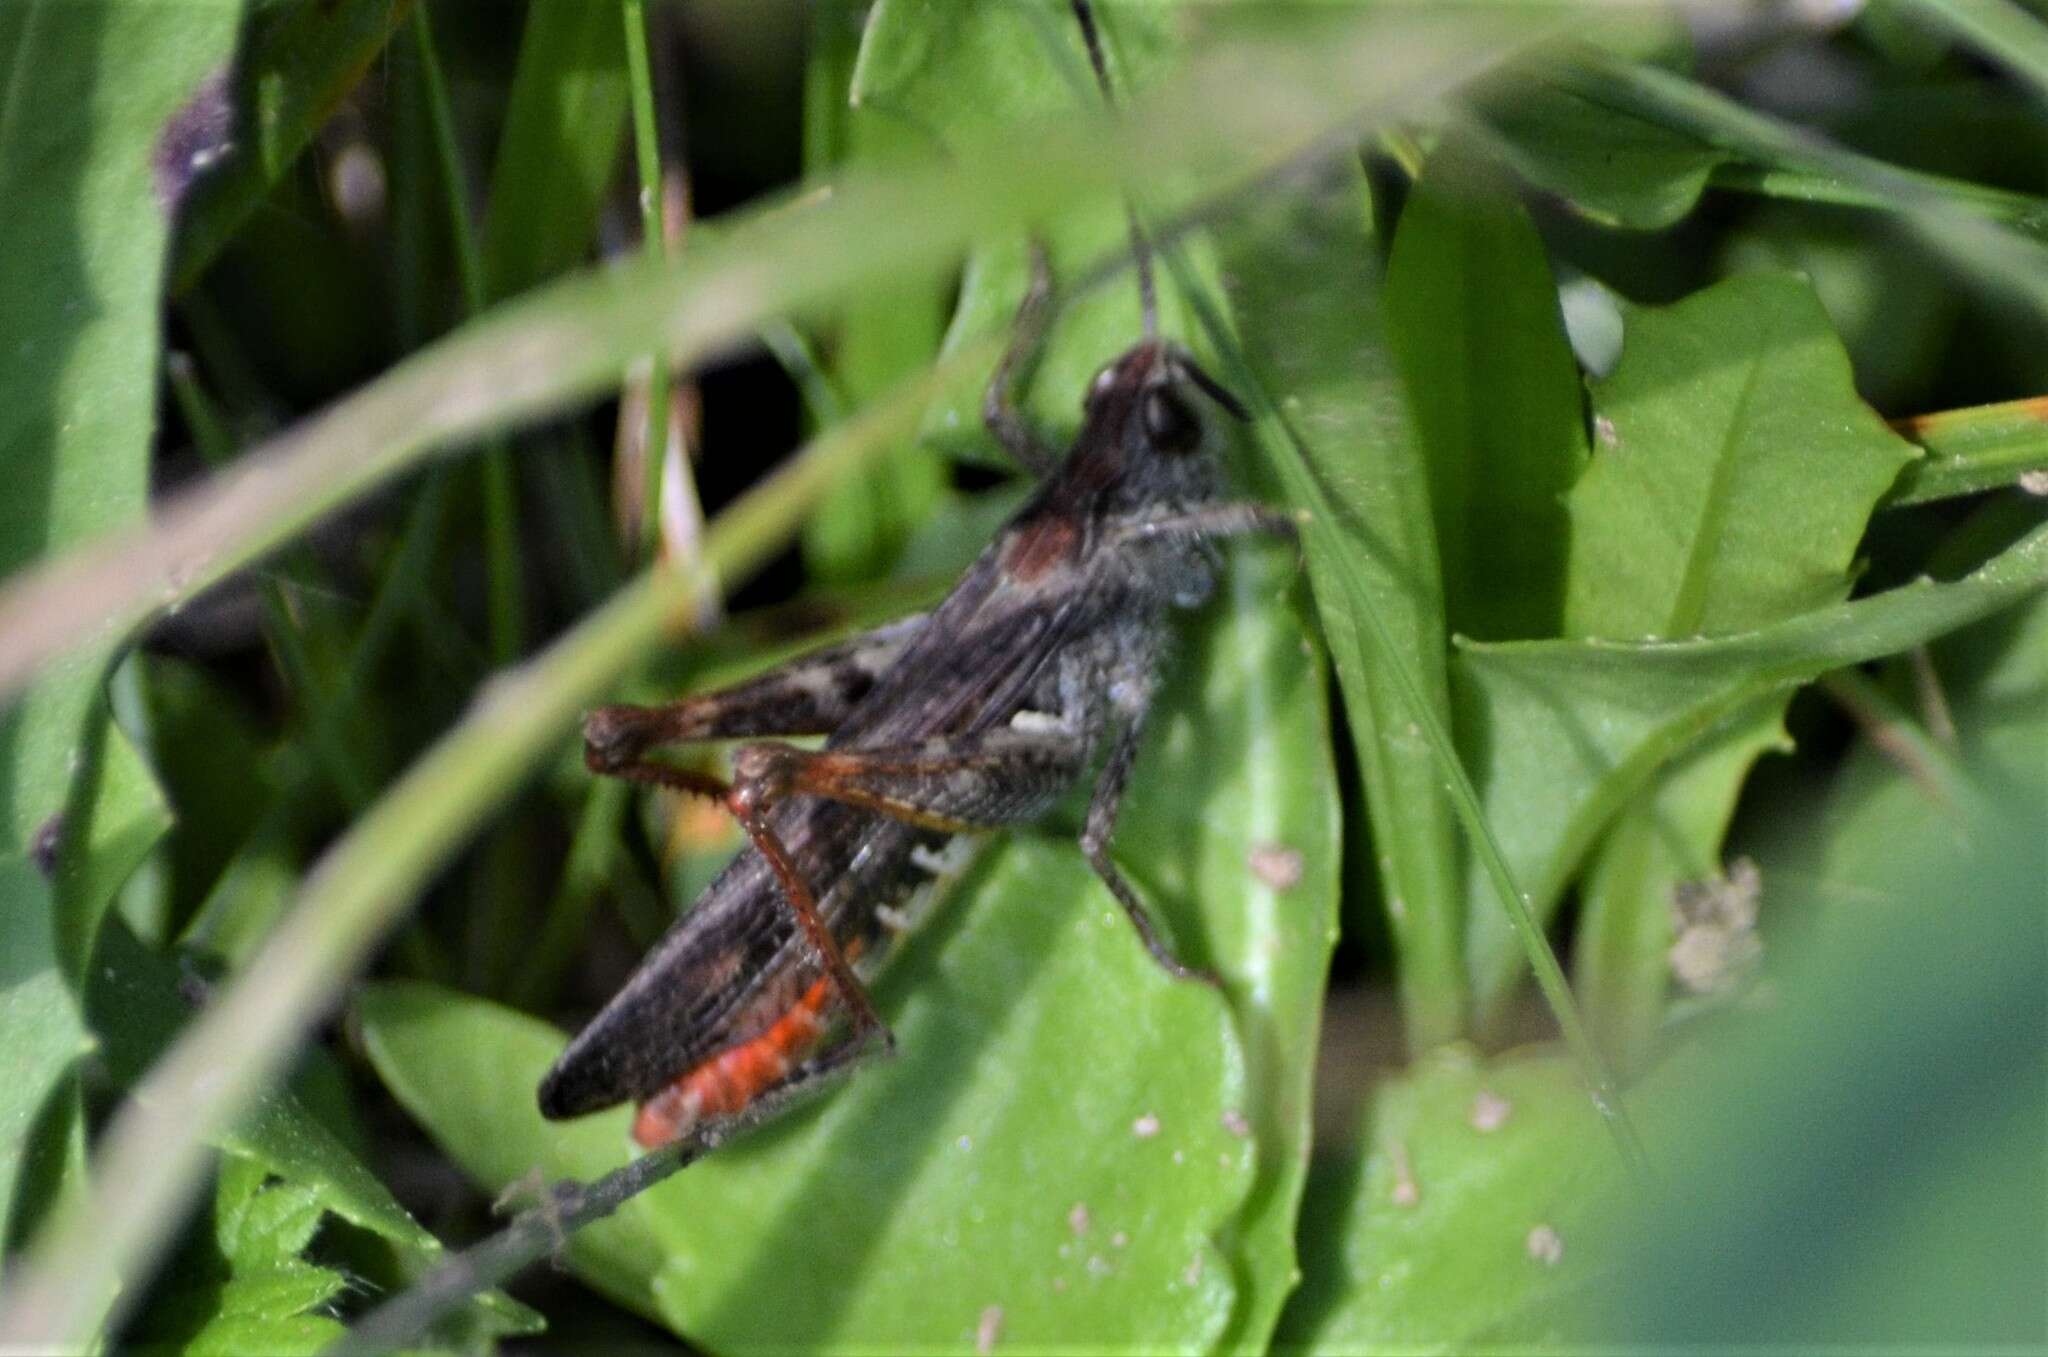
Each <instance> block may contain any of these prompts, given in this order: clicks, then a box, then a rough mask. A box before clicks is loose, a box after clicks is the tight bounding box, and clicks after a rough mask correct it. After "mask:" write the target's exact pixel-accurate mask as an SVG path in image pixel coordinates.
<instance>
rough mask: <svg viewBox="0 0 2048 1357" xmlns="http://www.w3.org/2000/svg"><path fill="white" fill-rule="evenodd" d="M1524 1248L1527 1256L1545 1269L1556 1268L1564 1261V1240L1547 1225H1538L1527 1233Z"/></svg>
mask: <svg viewBox="0 0 2048 1357" xmlns="http://www.w3.org/2000/svg"><path fill="white" fill-rule="evenodd" d="M1525 1247H1526V1248H1527V1249H1528V1250H1529V1256H1530V1257H1531V1258H1533V1259H1535V1260H1536V1261H1537V1262H1539V1263H1541V1264H1543V1265H1544V1266H1545V1267H1556V1266H1557V1265H1558V1264H1559V1263H1561V1262H1563V1261H1564V1238H1563V1236H1561V1235H1559V1234H1558V1232H1557V1231H1555V1230H1553V1229H1551V1228H1550V1227H1549V1226H1548V1225H1538V1226H1537V1227H1536V1228H1535V1229H1533V1230H1531V1231H1529V1238H1528V1240H1527V1242H1526V1244H1525Z"/></svg>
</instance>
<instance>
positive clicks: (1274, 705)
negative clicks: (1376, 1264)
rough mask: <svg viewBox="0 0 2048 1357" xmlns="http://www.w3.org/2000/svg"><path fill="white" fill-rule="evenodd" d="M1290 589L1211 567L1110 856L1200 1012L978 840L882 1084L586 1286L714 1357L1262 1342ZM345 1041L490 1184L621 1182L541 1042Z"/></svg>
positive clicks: (1282, 891)
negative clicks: (720, 1355) (1206, 602)
mask: <svg viewBox="0 0 2048 1357" xmlns="http://www.w3.org/2000/svg"><path fill="white" fill-rule="evenodd" d="M1288 575H1289V566H1288V563H1287V560H1286V553H1285V552H1275V551H1270V550H1269V552H1268V553H1267V554H1266V556H1265V557H1264V559H1263V561H1261V560H1258V559H1243V558H1240V559H1238V560H1236V561H1235V562H1234V563H1233V566H1232V574H1231V576H1230V583H1229V584H1228V585H1226V589H1227V591H1228V592H1227V595H1226V597H1225V598H1224V599H1223V600H1222V602H1221V604H1220V606H1219V608H1218V612H1217V615H1216V616H1215V617H1214V618H1213V619H1211V621H1210V622H1209V624H1208V625H1207V626H1205V627H1203V628H1201V629H1199V630H1198V632H1197V638H1196V639H1195V641H1194V643H1193V644H1191V646H1190V647H1189V650H1188V652H1187V660H1186V662H1184V663H1183V664H1181V665H1179V666H1177V667H1176V675H1175V681H1174V683H1173V684H1171V685H1170V687H1169V691H1168V692H1167V694H1166V695H1165V696H1164V697H1163V698H1162V699H1161V701H1162V704H1163V705H1162V708H1161V710H1160V712H1159V715H1158V728H1157V729H1156V730H1155V731H1154V733H1153V737H1152V739H1151V740H1150V742H1149V743H1148V748H1147V752H1146V755H1145V757H1144V758H1143V759H1142V760H1141V765H1140V768H1141V771H1140V773H1139V775H1138V777H1137V778H1135V779H1134V781H1133V784H1132V791H1131V794H1130V797H1129V799H1128V803H1127V818H1126V823H1125V827H1124V832H1122V833H1120V834H1119V836H1118V839H1117V846H1116V853H1117V858H1118V861H1119V862H1120V863H1121V864H1122V865H1123V866H1124V867H1125V869H1126V870H1127V871H1128V872H1129V873H1130V875H1131V877H1132V879H1133V880H1134V882H1135V883H1136V884H1137V886H1138V889H1139V891H1140V892H1141V893H1142V894H1143V895H1144V896H1145V897H1146V898H1147V900H1148V901H1150V902H1152V903H1153V904H1154V905H1155V907H1156V909H1157V911H1158V913H1159V915H1160V916H1161V920H1162V923H1163V925H1164V927H1165V928H1166V930H1167V932H1168V933H1169V934H1170V936H1171V938H1172V939H1173V941H1174V944H1175V945H1176V946H1177V947H1178V948H1179V950H1180V951H1181V953H1182V955H1184V956H1186V957H1188V958H1189V959H1190V960H1191V961H1193V962H1195V963H1196V964H1207V965H1209V966H1211V967H1212V968H1213V969H1214V970H1215V971H1216V972H1217V973H1218V974H1219V975H1220V977H1221V978H1222V981H1223V994H1222V995H1218V994H1217V993H1216V992H1215V991H1212V990H1209V989H1207V988H1205V987H1203V986H1199V985H1190V984H1185V983H1179V982H1175V981H1172V980H1170V979H1169V978H1168V977H1166V976H1165V975H1164V974H1163V973H1162V972H1161V971H1160V970H1159V969H1158V968H1157V967H1156V966H1155V965H1153V964H1152V962H1151V960H1150V958H1149V957H1147V956H1146V954H1145V953H1144V951H1143V950H1142V948H1140V947H1139V946H1138V944H1137V941H1136V938H1135V935H1134V934H1133V933H1132V931H1131V929H1130V926H1129V924H1128V923H1127V922H1126V921H1125V919H1124V918H1123V916H1122V913H1121V911H1120V910H1118V909H1117V908H1116V906H1115V904H1114V903H1113V901H1112V900H1111V898H1110V897H1109V895H1108V894H1107V892H1106V891H1104V890H1103V889H1102V887H1101V886H1100V885H1099V883H1097V882H1096V881H1095V879H1094V877H1093V875H1092V874H1091V873H1090V872H1089V870H1088V868H1087V866H1086V864H1085V863H1084V862H1083V860H1082V859H1081V857H1080V855H1079V853H1078V852H1077V851H1076V850H1075V848H1074V847H1073V846H1072V844H1071V843H1070V842H1064V841H1054V840H1051V839H1049V838H1047V837H1045V836H1043V835H1040V834H1036V833H1028V832H1019V833H1017V834H1013V835H1010V836H1006V837H1003V838H999V839H998V840H997V842H995V843H994V844H992V845H991V846H990V847H989V848H987V849H986V850H985V851H984V853H983V855H982V857H981V859H980V860H979V862H978V863H977V865H976V866H975V867H974V868H973V869H972V870H971V871H970V872H969V874H968V876H967V877H966V878H965V879H964V880H963V881H961V882H960V883H959V884H958V885H957V886H955V887H953V888H952V889H951V890H950V891H949V892H948V893H947V898H946V899H945V900H944V901H943V902H942V904H941V906H940V908H939V910H938V912H937V913H936V915H935V916H934V918H933V919H932V921H931V922H930V923H929V924H927V925H926V926H925V927H924V928H923V929H922V930H920V931H919V932H918V933H917V934H915V935H914V936H912V937H911V938H909V939H907V940H906V941H905V943H904V944H903V946H902V948H901V951H900V953H899V955H898V956H897V958H896V959H895V961H894V962H893V964H892V965H891V966H890V967H889V968H888V969H887V970H886V971H885V972H884V974H883V976H882V978H881V980H880V983H879V985H878V986H877V989H876V1001H877V1004H878V1006H879V1008H880V1010H881V1012H882V1013H883V1015H884V1016H885V1017H886V1018H887V1019H888V1020H889V1022H890V1023H891V1025H892V1026H893V1028H894V1029H895V1032H896V1035H897V1040H898V1053H897V1056H896V1058H895V1059H894V1060H893V1061H890V1062H887V1063H885V1064H881V1065H877V1066H874V1067H871V1068H869V1069H866V1070H864V1071H862V1072H861V1073H860V1074H859V1075H858V1077H856V1078H855V1079H854V1080H853V1081H852V1082H851V1083H850V1085H848V1086H846V1087H843V1088H840V1089H837V1090H834V1091H833V1092H831V1093H829V1094H828V1095H826V1097H825V1098H824V1099H823V1105H822V1106H821V1107H820V1108H818V1109H817V1110H816V1111H815V1112H807V1113H804V1114H801V1115H798V1116H795V1117H792V1118H790V1119H788V1120H786V1121H784V1122H782V1123H780V1124H778V1125H776V1126H774V1127H772V1128H768V1129H766V1130H764V1131H763V1132H761V1133H759V1134H758V1135H755V1136H752V1137H749V1138H748V1139H747V1140H746V1141H744V1142H742V1143H739V1144H736V1145H734V1146H732V1147H730V1148H728V1149H726V1150H723V1151H721V1152H720V1153H719V1154H718V1155H716V1156H713V1157H712V1158H711V1159H709V1160H707V1161H706V1162H704V1163H702V1164H699V1165H697V1166H694V1167H692V1168H691V1169H689V1170H688V1171H687V1172H685V1173H683V1174H682V1175H680V1176H679V1177H678V1178H677V1179H675V1180H673V1181H671V1182H670V1183H667V1184H664V1185H663V1186H662V1187H660V1188H658V1189H656V1190H655V1191H653V1192H651V1193H649V1194H647V1196H646V1197H644V1198H642V1199H641V1200H640V1201H639V1202H637V1203H635V1204H634V1205H633V1206H631V1207H629V1208H628V1209H627V1210H626V1211H624V1212H622V1213H620V1215H618V1216H616V1217H614V1218H613V1220H612V1221H611V1222H607V1223H606V1224H605V1225H600V1226H598V1227H594V1229H593V1231H590V1232H586V1233H585V1234H583V1235H581V1236H579V1240H587V1241H590V1243H589V1245H588V1246H587V1247H586V1249H585V1251H584V1252H582V1253H580V1254H579V1253H578V1252H577V1250H578V1248H579V1244H578V1243H577V1242H575V1241H572V1243H571V1246H570V1248H571V1254H570V1257H571V1259H572V1262H574V1263H575V1265H576V1266H577V1267H578V1270H579V1271H580V1272H581V1273H582V1275H584V1276H585V1277H586V1278H588V1279H589V1280H590V1281H591V1282H592V1283H593V1284H594V1285H597V1286H598V1287H600V1289H603V1290H606V1291H607V1293H608V1294H612V1295H615V1296H619V1297H621V1298H623V1299H625V1300H626V1301H627V1303H629V1304H634V1305H635V1306H636V1308H641V1309H642V1310H643V1311H645V1310H646V1309H647V1308H649V1306H650V1304H651V1305H654V1306H658V1312H659V1314H660V1315H661V1316H662V1317H663V1318H664V1320H665V1322H667V1323H669V1324H670V1325H671V1326H672V1327H674V1328H675V1329H676V1330H677V1331H678V1332H680V1333H683V1334H685V1335H687V1336H689V1337H690V1338H691V1339H693V1340H694V1341H697V1342H701V1343H703V1344H705V1345H707V1346H710V1347H714V1348H717V1349H720V1350H755V1349H761V1348H787V1347H789V1346H792V1345H805V1346H812V1345H829V1344H833V1343H838V1344H842V1345H843V1344H846V1343H854V1344H866V1345H880V1346H887V1347H901V1346H906V1345H939V1346H960V1345H966V1344H971V1343H973V1342H974V1341H975V1337H976V1334H977V1331H978V1330H979V1329H980V1328H981V1326H982V1325H984V1324H989V1325H993V1326H994V1327H995V1328H997V1329H998V1330H999V1331H1000V1334H1001V1341H1002V1342H1003V1343H1004V1344H1005V1345H1010V1344H1014V1345H1018V1346H1022V1347H1031V1346H1034V1345H1043V1344H1046V1343H1055V1342H1076V1341H1087V1342H1090V1343H1106V1344H1111V1345H1115V1344H1117V1343H1120V1342H1140V1341H1142V1342H1168V1343H1171V1344H1172V1345H1174V1346H1176V1347H1185V1348H1208V1347H1211V1346H1213V1345H1215V1344H1216V1343H1217V1342H1219V1341H1221V1340H1223V1339H1225V1338H1226V1337H1230V1338H1232V1339H1234V1341H1236V1342H1239V1343H1241V1344H1243V1345H1246V1346H1258V1345H1260V1344H1262V1343H1263V1341H1264V1334H1263V1332H1262V1330H1263V1329H1264V1328H1265V1327H1269V1326H1270V1324H1271V1315H1272V1313H1273V1312H1274V1311H1275V1310H1276V1309H1277V1305H1278V1300H1279V1297H1280V1295H1281V1294H1282V1293H1283V1292H1284V1290H1285V1287H1286V1285H1287V1278H1288V1275H1289V1271H1290V1267H1291V1259H1290V1240H1289V1238H1288V1234H1289V1231H1288V1229H1287V1228H1286V1225H1287V1222H1288V1220H1289V1218H1290V1217H1291V1215H1292V1202H1293V1199H1294V1198H1295V1196H1296V1194H1298V1192H1299V1173H1300V1161H1301V1156H1302V1154H1303V1151H1304V1146H1305V1136H1306V1127H1305V1123H1304V1121H1303V1114H1304V1113H1305V1111H1306V1092H1307V1085H1306V1082H1305V1081H1306V1080H1307V1078H1308V1065H1307V1062H1308V1061H1309V1059H1310V1058H1311V1052H1312V1048H1313V1042H1312V1039H1311V1037H1310V1032H1311V1030H1312V1028H1313V1024H1314V1020H1315V1014H1316V1009H1317V1005H1318V1003H1319V997H1320V987H1321V980H1322V971H1323V967H1324V965H1325V962H1326V959H1327V955H1328V946H1329V941H1330V915H1331V911H1332V909H1333V908H1334V898H1333V897H1334V877H1335V825H1334V823H1333V820H1332V808H1333V806H1334V803H1335V799H1336V798H1335V795H1334V792H1333V790H1332V788H1331V786H1330V776H1329V772H1328V761H1327V760H1328V752H1327V748H1326V745H1325V743H1324V742H1325V740H1326V738H1327V737H1326V734H1325V729H1324V723H1325V713H1324V710H1323V706H1322V703H1321V702H1320V701H1319V700H1318V693H1317V677H1316V667H1315V662H1314V657H1313V654H1312V652H1311V651H1309V650H1307V649H1306V644H1307V643H1306V638H1305V636H1304V634H1303V632H1302V630H1301V628H1300V626H1299V625H1298V624H1297V623H1296V622H1294V621H1293V620H1292V619H1291V618H1289V617H1288V616H1287V613H1286V611H1285V609H1284V607H1283V606H1282V605H1281V602H1280V600H1279V599H1278V597H1276V595H1277V593H1278V591H1279V590H1280V589H1281V588H1282V587H1284V584H1285V581H1286V580H1287V578H1288ZM1254 850H1264V851H1262V852H1258V853H1257V854H1256V855H1255V853H1254ZM1294 855H1298V859H1297V858H1296V857H1295V856H1294ZM1297 872H1298V874H1299V875H1298V877H1296V875H1295V874H1296V873H1297ZM1290 883H1291V884H1290ZM1226 998H1227V1001H1228V1002H1227V1003H1226ZM362 1016H363V1026H364V1032H365V1036H366V1040H367V1043H368V1047H369V1050H370V1052H371V1055H372V1059H373V1061H374V1062H375V1063H376V1064H377V1066H378V1068H379V1070H380V1072H381V1073H382V1074H383V1075H384V1077H385V1079H386V1081H387V1083H388V1084H389V1085H390V1086H391V1087H392V1089H393V1090H394V1092H396V1093H397V1094H398V1096H399V1097H400V1100H401V1101H402V1102H404V1103H405V1104H406V1105H407V1106H408V1108H409V1109H410V1110H411V1111H412V1112H413V1113H414V1114H415V1115H416V1116H418V1117H419V1118H420V1119H421V1120H422V1121H424V1122H425V1123H426V1124H427V1125H428V1127H429V1128H430V1129H431V1130H432V1131H433V1132H434V1134H435V1135H436V1137H437V1139H439V1140H440V1141H441V1143H442V1144H443V1145H444V1146H445V1147H446V1148H447V1149H448V1151H449V1152H450V1153H451V1154H452V1155H454V1156H455V1157H456V1159H457V1160H458V1161H459V1162H461V1163H462V1164H463V1165H464V1166H465V1167H466V1168H467V1169H468V1170H469V1171H470V1172H471V1173H472V1174H473V1175H474V1176H476V1177H477V1178H478V1179H480V1180H481V1181H482V1182H483V1183H484V1184H486V1185H487V1186H489V1187H492V1188H496V1187H501V1186H503V1185H504V1184H506V1183H510V1182H515V1181H518V1180H520V1179H522V1178H524V1177H525V1176H526V1175H527V1174H528V1173H529V1172H530V1171H531V1170H532V1169H533V1168H535V1167H540V1168H541V1169H542V1171H543V1173H544V1174H546V1175H548V1176H561V1175H564V1174H574V1175H575V1176H579V1177H589V1176H591V1175H592V1174H594V1173H596V1172H600V1171H602V1170H604V1169H606V1168H609V1167H612V1166H614V1165H616V1164H618V1163H620V1162H622V1161H623V1160H624V1158H625V1157H626V1155H627V1154H628V1153H629V1148H630V1147H629V1146H628V1145H627V1144H626V1142H625V1139H624V1128H625V1125H626V1122H627V1116H626V1114H624V1113H623V1112H619V1113H611V1114H606V1115H604V1116H601V1117H595V1118H590V1119H588V1120H586V1121H582V1122H577V1123H572V1124H569V1125H566V1126H549V1125H547V1124H545V1123H543V1122H541V1121H540V1119H539V1117H538V1114H537V1113H536V1112H535V1111H534V1110H533V1103H532V1089H533V1087H534V1084H535V1083H536V1081H537V1080H538V1079H539V1077H540V1075H541V1073H542V1072H543V1071H544V1069H545V1068H546V1065H547V1062H548V1061H549V1060H550V1059H551V1058H552V1056H553V1055H554V1054H555V1053H556V1052H557V1051H559V1049H560V1047H561V1039H560V1036H559V1034H555V1033H552V1032H550V1031H548V1030H547V1029H544V1028H538V1027H537V1026H536V1025H534V1024H532V1023H531V1022H529V1021H527V1020H524V1019H518V1018H514V1017H512V1016H510V1015H507V1014H504V1013H503V1012H502V1011H499V1010H494V1009H491V1008H488V1007H486V1006H484V1005H482V1004H480V1003H477V1002H475V1001H467V1000H461V999H458V998H456V997H454V996H451V995H447V994H444V993H437V992H432V991H425V990H421V989H418V988H410V989H391V988H385V989H381V990H377V991H374V992H373V993H372V995H371V996H370V997H369V998H368V999H367V1000H366V1001H365V1003H364V1004H363V1006H362ZM1077 1207H1078V1208H1080V1209H1079V1210H1076V1208H1077ZM613 1227H615V1228H613ZM601 1232H602V1233H601ZM621 1232H625V1235H624V1242H620V1241H621ZM650 1236H651V1238H652V1240H653V1241H654V1243H653V1245H652V1247H653V1249H655V1250H658V1253H659V1257H658V1259H653V1260H650V1259H649V1258H648V1257H647V1254H648V1252H649V1251H650V1245H649V1237H650ZM1218 1241H1221V1242H1220V1244H1219V1242H1218ZM598 1248H602V1249H603V1256H602V1257H593V1255H592V1253H591V1252H590V1251H589V1250H590V1249H598ZM650 1291H651V1296H650V1295H649V1293H650ZM991 1316H992V1317H991Z"/></svg>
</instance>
